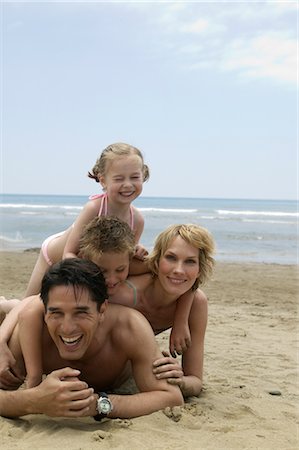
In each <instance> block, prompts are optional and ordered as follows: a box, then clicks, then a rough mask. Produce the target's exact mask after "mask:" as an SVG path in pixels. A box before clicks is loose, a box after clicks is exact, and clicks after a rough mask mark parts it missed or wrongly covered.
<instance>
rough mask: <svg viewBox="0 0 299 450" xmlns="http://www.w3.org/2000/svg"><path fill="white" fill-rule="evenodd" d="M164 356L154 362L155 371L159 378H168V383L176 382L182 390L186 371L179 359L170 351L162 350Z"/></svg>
mask: <svg viewBox="0 0 299 450" xmlns="http://www.w3.org/2000/svg"><path fill="white" fill-rule="evenodd" d="M162 354H163V356H164V358H159V359H156V361H154V363H153V373H154V375H155V376H156V378H157V379H158V380H162V379H164V380H165V379H166V380H167V383H169V384H175V385H177V386H179V387H180V388H181V390H182V388H183V383H184V372H183V369H182V366H181V364H180V363H179V361H178V360H177V359H174V358H172V357H171V356H170V354H169V352H167V351H162Z"/></svg>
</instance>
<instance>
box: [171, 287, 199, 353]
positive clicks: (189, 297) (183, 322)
mask: <svg viewBox="0 0 299 450" xmlns="http://www.w3.org/2000/svg"><path fill="white" fill-rule="evenodd" d="M193 299H194V292H192V291H190V290H189V291H187V292H185V294H183V295H182V296H181V297H179V298H178V300H177V302H176V309H175V315H174V322H173V326H172V330H171V333H170V338H169V350H170V354H171V355H172V356H173V357H176V353H177V354H178V355H181V354H182V353H184V351H186V350H187V348H188V347H190V345H191V335H190V329H189V324H188V321H189V314H190V310H191V307H192V303H193Z"/></svg>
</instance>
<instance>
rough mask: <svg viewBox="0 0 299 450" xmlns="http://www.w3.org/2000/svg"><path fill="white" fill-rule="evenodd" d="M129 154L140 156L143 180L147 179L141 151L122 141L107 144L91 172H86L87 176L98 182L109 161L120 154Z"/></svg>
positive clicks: (147, 169) (147, 173) (147, 170)
mask: <svg viewBox="0 0 299 450" xmlns="http://www.w3.org/2000/svg"><path fill="white" fill-rule="evenodd" d="M129 155H137V156H139V157H140V159H141V162H142V174H143V182H145V181H147V180H148V179H149V168H148V166H147V165H146V164H144V159H143V155H142V153H141V151H140V150H139V149H138V148H136V147H133V145H129V144H125V143H123V142H118V143H116V144H111V145H108V147H106V148H105V149H104V150H103V151H102V153H101V156H100V157H99V158H98V159H97V160H96V163H95V165H94V166H93V168H92V170H91V172H88V176H89V178H93V179H94V180H95V181H96V182H97V183H99V181H100V178H101V177H102V176H104V175H105V174H106V172H107V166H108V163H109V162H111V161H113V160H114V159H115V158H118V157H120V156H129Z"/></svg>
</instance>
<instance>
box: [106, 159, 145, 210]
mask: <svg viewBox="0 0 299 450" xmlns="http://www.w3.org/2000/svg"><path fill="white" fill-rule="evenodd" d="M100 182H101V185H102V186H103V188H105V189H106V191H107V194H108V197H109V198H112V199H114V200H117V201H119V202H122V203H131V202H132V201H133V200H134V199H135V198H137V197H138V196H139V195H140V194H141V192H142V185H143V174H142V161H141V159H140V157H139V156H138V155H129V156H123V157H119V158H116V159H115V160H113V161H111V162H110V163H109V164H108V165H107V171H106V174H105V176H103V177H101V178H100Z"/></svg>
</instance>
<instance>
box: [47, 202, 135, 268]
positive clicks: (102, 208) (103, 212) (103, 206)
mask: <svg viewBox="0 0 299 450" xmlns="http://www.w3.org/2000/svg"><path fill="white" fill-rule="evenodd" d="M98 198H102V201H101V206H100V209H99V213H98V217H101V216H102V217H105V216H107V215H108V214H107V212H108V196H107V194H106V193H105V194H95V195H91V196H90V197H89V200H96V199H98ZM72 226H74V225H72ZM130 227H131V229H132V230H134V211H133V207H132V205H130ZM63 233H64V231H61V232H60V233H56V234H52V235H51V236H49V237H47V238H46V239H45V240H44V242H43V243H42V248H41V251H42V254H43V256H44V258H45V260H46V261H47V263H48V264H49V266H52V264H53V262H52V261H51V259H50V257H49V254H48V245H49V242H51V241H52V240H54V239H56V238H58V237H59V236H62V235H63Z"/></svg>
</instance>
